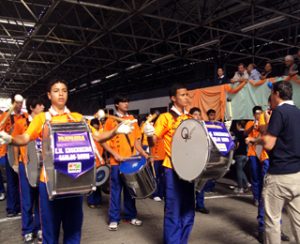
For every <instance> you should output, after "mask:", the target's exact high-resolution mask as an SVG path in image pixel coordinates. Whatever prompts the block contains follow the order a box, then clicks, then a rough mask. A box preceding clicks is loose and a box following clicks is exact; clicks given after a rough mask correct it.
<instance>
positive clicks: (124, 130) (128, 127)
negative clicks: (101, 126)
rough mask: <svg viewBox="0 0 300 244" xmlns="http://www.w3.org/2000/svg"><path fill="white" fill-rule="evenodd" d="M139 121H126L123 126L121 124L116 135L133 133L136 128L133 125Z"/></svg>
mask: <svg viewBox="0 0 300 244" xmlns="http://www.w3.org/2000/svg"><path fill="white" fill-rule="evenodd" d="M136 122H137V120H136V119H134V120H125V121H124V122H122V123H121V124H119V126H118V128H117V130H116V133H117V134H129V133H131V132H132V131H133V129H134V126H133V124H134V123H136Z"/></svg>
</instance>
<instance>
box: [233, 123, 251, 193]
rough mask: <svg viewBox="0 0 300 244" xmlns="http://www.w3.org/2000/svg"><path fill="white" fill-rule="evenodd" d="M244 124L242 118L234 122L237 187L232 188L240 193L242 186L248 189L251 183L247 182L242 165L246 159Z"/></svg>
mask: <svg viewBox="0 0 300 244" xmlns="http://www.w3.org/2000/svg"><path fill="white" fill-rule="evenodd" d="M245 124H246V122H245V121H244V120H242V121H238V122H237V123H236V131H235V138H236V150H235V152H234V158H235V162H236V176H237V184H238V186H237V188H235V189H234V192H235V193H238V194H242V193H244V188H245V189H248V188H249V187H250V186H251V184H250V183H249V181H248V179H247V176H246V174H245V172H244V167H245V165H246V163H247V161H248V157H247V145H246V143H245V138H246V136H245V134H244V131H245V129H244V128H245Z"/></svg>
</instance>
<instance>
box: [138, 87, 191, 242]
mask: <svg viewBox="0 0 300 244" xmlns="http://www.w3.org/2000/svg"><path fill="white" fill-rule="evenodd" d="M169 96H170V99H171V102H172V107H171V109H170V112H167V113H163V114H161V115H160V116H159V117H158V119H157V121H156V123H155V128H154V127H153V126H152V125H151V124H150V123H147V124H146V125H145V127H144V133H145V134H146V135H147V136H148V137H150V138H151V137H152V138H153V141H154V143H156V141H157V139H158V138H162V139H163V141H164V148H165V152H166V156H165V158H164V161H163V166H164V173H165V208H164V209H165V213H164V243H166V244H187V243H188V239H189V235H190V233H191V231H192V228H193V224H194V217H195V194H194V183H191V182H188V181H184V180H181V179H180V178H179V177H178V175H177V173H176V172H175V171H174V170H173V166H172V158H171V143H172V139H173V135H174V133H175V130H176V129H177V127H178V126H179V125H180V123H181V122H182V121H183V120H186V119H189V118H191V116H190V115H189V114H188V112H187V111H186V110H185V107H186V106H187V105H188V101H189V98H188V91H187V89H186V87H185V86H184V85H183V84H174V85H173V86H172V87H171V89H170V92H169Z"/></svg>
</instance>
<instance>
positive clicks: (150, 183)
mask: <svg viewBox="0 0 300 244" xmlns="http://www.w3.org/2000/svg"><path fill="white" fill-rule="evenodd" d="M121 177H122V179H123V181H124V182H125V184H126V186H127V188H128V190H129V193H130V195H131V196H132V197H133V198H137V199H143V198H147V197H149V196H151V195H152V194H153V193H154V192H155V190H156V181H155V178H154V176H153V173H152V171H151V169H150V167H149V165H148V164H145V165H144V166H143V167H142V168H141V169H140V170H139V171H138V172H135V173H132V174H123V173H121Z"/></svg>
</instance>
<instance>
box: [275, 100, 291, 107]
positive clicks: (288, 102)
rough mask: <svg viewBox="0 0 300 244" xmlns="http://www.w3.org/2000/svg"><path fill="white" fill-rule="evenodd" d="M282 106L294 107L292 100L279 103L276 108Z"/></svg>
mask: <svg viewBox="0 0 300 244" xmlns="http://www.w3.org/2000/svg"><path fill="white" fill-rule="evenodd" d="M283 104H289V105H295V103H294V101H293V100H286V101H283V102H281V103H279V104H278V106H281V105H283Z"/></svg>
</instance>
